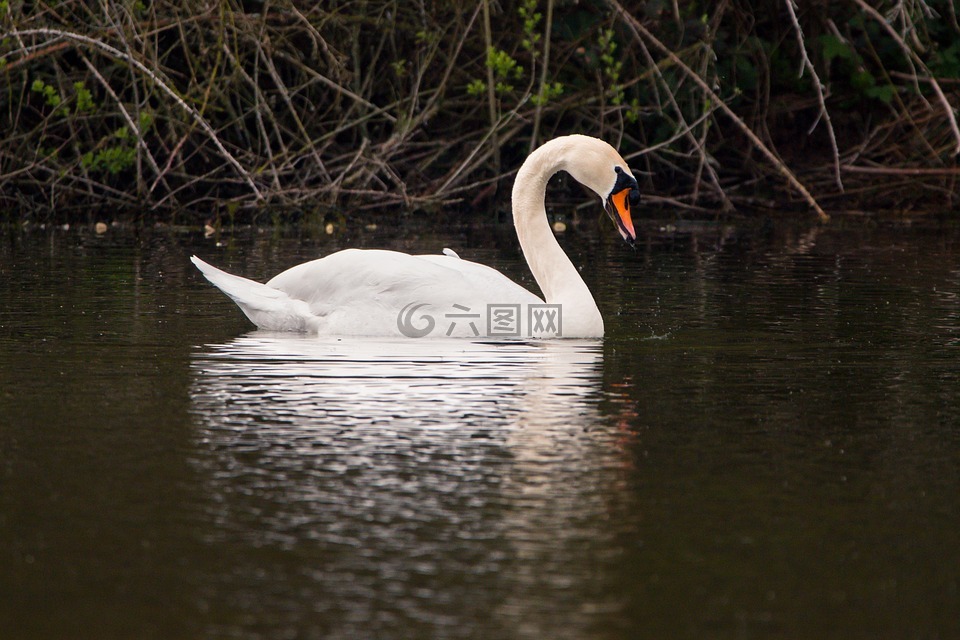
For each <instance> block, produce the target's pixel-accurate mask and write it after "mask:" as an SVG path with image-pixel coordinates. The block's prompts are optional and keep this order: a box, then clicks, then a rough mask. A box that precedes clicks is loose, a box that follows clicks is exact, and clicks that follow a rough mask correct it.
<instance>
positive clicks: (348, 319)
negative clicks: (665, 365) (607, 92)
mask: <svg viewBox="0 0 960 640" xmlns="http://www.w3.org/2000/svg"><path fill="white" fill-rule="evenodd" d="M561 170H564V171H566V172H567V173H569V174H570V175H572V176H573V177H574V178H575V179H576V180H577V181H578V182H580V183H582V184H583V185H585V186H587V187H589V188H590V189H592V190H593V191H594V192H596V193H597V195H599V196H600V198H601V199H602V201H603V204H604V207H605V209H606V211H607V213H608V214H609V215H610V218H611V219H612V220H613V221H614V222H615V223H616V225H617V229H618V230H619V231H620V235H621V236H623V238H624V240H626V241H627V242H628V243H630V244H631V245H632V244H633V242H634V240H635V239H636V233H635V231H634V227H633V221H632V218H631V213H630V207H631V205H636V204H637V203H638V202H639V198H640V192H639V189H638V186H637V181H636V179H635V178H634V177H633V174H632V173H631V172H630V169H629V167H628V166H627V163H626V162H625V161H624V159H623V158H622V157H620V154H619V153H617V152H616V150H614V148H613V147H611V146H610V145H609V144H607V143H606V142H603V141H602V140H598V139H596V138H591V137H588V136H582V135H571V136H565V137H562V138H556V139H554V140H551V141H550V142H547V143H546V144H544V145H543V146H541V147H540V148H538V149H537V150H536V151H534V152H533V153H531V154H530V156H529V157H528V158H527V159H526V161H525V162H524V163H523V166H521V167H520V171H519V172H518V173H517V178H516V181H515V183H514V186H513V203H512V204H513V222H514V226H515V227H516V231H517V238H518V239H519V240H520V246H521V248H522V249H523V255H524V257H525V258H526V260H527V264H528V265H529V266H530V270H531V271H532V272H533V276H534V278H535V279H536V281H537V284H538V285H540V289H541V290H542V291H543V294H544V298H545V300H541V299H540V298H538V297H537V296H535V295H534V294H532V293H530V292H529V291H527V290H526V289H524V288H523V287H521V286H520V285H518V284H516V283H515V282H513V281H512V280H510V279H509V278H507V277H506V276H504V275H503V274H501V273H500V272H499V271H497V270H495V269H492V268H491V267H488V266H485V265H482V264H477V263H476V262H470V261H468V260H461V259H460V258H459V257H458V256H457V255H456V254H455V253H454V252H452V251H450V250H444V255H416V256H414V255H409V254H405V253H399V252H396V251H384V250H377V249H347V250H344V251H339V252H337V253H334V254H331V255H329V256H326V257H324V258H320V259H319V260H313V261H311V262H306V263H303V264H300V265H297V266H295V267H292V268H290V269H288V270H286V271H284V272H283V273H281V274H279V275H277V276H276V277H274V278H273V279H272V280H270V281H269V282H267V283H266V284H260V283H258V282H254V281H252V280H248V279H246V278H241V277H239V276H235V275H231V274H229V273H226V272H224V271H221V270H220V269H217V268H216V267H213V266H211V265H209V264H207V263H205V262H204V261H202V260H200V259H199V258H197V257H196V256H193V257H192V258H191V260H192V261H193V263H194V264H195V265H196V266H197V268H199V269H200V271H201V272H203V275H204V276H205V277H206V278H207V280H209V281H210V282H212V283H213V284H214V285H216V286H217V287H219V288H220V290H221V291H223V292H224V293H225V294H227V295H228V296H230V297H231V298H232V299H233V300H234V301H235V302H236V303H237V304H238V305H239V306H240V308H241V309H242V310H243V312H244V313H245V314H246V316H247V317H248V318H249V319H250V320H251V321H252V322H253V323H254V324H256V325H257V326H258V327H260V328H261V329H267V330H271V331H302V332H314V333H318V334H320V335H367V336H401V335H402V336H407V337H423V336H430V337H443V336H452V337H476V336H484V337H498V336H520V337H576V338H591V337H600V336H602V335H603V318H602V317H601V316H600V310H599V309H597V304H596V302H595V301H594V299H593V296H592V295H591V294H590V290H589V289H588V288H587V285H586V284H585V283H584V281H583V278H581V277H580V274H579V272H578V271H577V269H576V267H574V266H573V263H572V262H570V259H569V258H568V257H567V255H566V254H565V253H564V252H563V249H561V248H560V245H559V244H558V243H557V240H556V238H555V237H554V235H553V232H552V230H551V228H550V225H549V223H548V221H547V215H546V210H545V208H544V197H545V193H546V187H547V181H548V180H549V178H550V177H551V176H552V175H553V174H555V173H557V172H558V171H561Z"/></svg>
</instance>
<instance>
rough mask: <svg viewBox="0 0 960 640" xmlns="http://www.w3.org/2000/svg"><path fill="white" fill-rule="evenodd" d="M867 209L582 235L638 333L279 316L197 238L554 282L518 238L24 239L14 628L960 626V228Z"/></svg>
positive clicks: (831, 631)
mask: <svg viewBox="0 0 960 640" xmlns="http://www.w3.org/2000/svg"><path fill="white" fill-rule="evenodd" d="M844 226H845V225H843V224H842V223H841V224H838V225H834V226H832V227H828V228H826V229H821V230H817V229H814V230H810V229H806V228H802V227H793V226H790V225H783V226H760V227H757V228H737V227H732V226H731V227H706V228H700V229H696V230H695V231H696V232H695V233H692V234H691V233H688V232H687V231H688V230H687V229H685V228H681V229H679V230H673V229H667V230H665V231H658V230H651V231H649V232H648V234H647V242H646V243H645V244H644V246H643V247H642V248H641V249H639V251H637V252H636V253H634V252H632V251H630V250H629V249H628V248H626V247H624V246H623V245H621V244H619V243H617V242H615V241H613V239H612V238H608V235H611V236H612V235H614V234H605V233H600V234H598V233H597V232H596V231H595V230H593V228H592V226H591V227H590V228H589V229H583V228H579V229H578V228H577V227H575V226H574V227H571V229H570V230H569V231H568V232H567V234H566V235H565V236H564V239H563V241H564V244H565V245H566V246H567V248H568V250H569V251H570V253H571V254H572V255H573V256H574V259H575V261H576V262H577V263H578V264H589V265H591V266H590V267H589V268H585V269H584V277H585V279H586V280H587V281H588V283H589V284H590V285H591V287H592V288H593V290H594V291H595V292H596V294H597V299H598V304H599V306H600V308H601V310H602V311H603V312H604V315H605V317H606V323H607V330H608V336H607V337H606V338H605V339H604V340H603V341H566V340H564V341H553V342H551V341H540V342H537V341H530V342H507V343H503V342H501V343H494V342H483V341H477V342H470V341H445V340H438V341H422V340H407V341H398V340H387V341H374V340H357V339H353V340H336V339H329V338H326V339H316V338H313V339H311V338H305V337H301V336H291V335H278V334H269V333H263V332H256V331H251V330H250V326H249V325H248V323H247V321H246V320H245V319H244V318H243V316H242V314H241V313H240V312H239V311H238V310H237V309H236V308H235V307H234V306H233V304H232V303H231V302H230V301H229V300H227V299H226V298H225V297H223V296H222V295H221V294H220V293H218V292H217V291H216V290H215V289H213V288H212V287H211V286H209V285H208V284H207V283H206V282H205V281H203V280H202V278H200V277H199V276H198V274H197V273H195V271H194V270H193V268H192V266H190V265H189V263H188V261H187V258H188V257H189V255H190V254H191V253H198V254H200V255H201V256H202V257H204V258H206V259H209V260H211V261H212V262H214V263H215V264H218V265H220V266H223V267H225V268H229V269H230V270H233V271H236V272H240V273H244V274H247V275H250V276H256V277H259V278H260V279H266V278H267V277H269V276H271V275H273V274H275V273H277V272H279V271H280V270H282V269H284V268H286V267H288V266H290V265H292V264H295V263H297V262H300V261H302V260H305V259H308V258H312V257H316V256H317V255H321V254H325V253H328V252H330V251H332V250H336V249H338V248H342V247H345V246H350V245H357V246H361V245H362V246H379V247H390V248H398V249H402V250H408V251H437V250H439V249H440V248H442V247H443V246H451V247H454V248H456V249H457V250H458V251H460V253H461V255H462V256H463V257H467V258H473V259H478V260H481V261H484V262H487V263H492V264H497V265H502V266H503V268H504V269H505V271H507V272H508V273H509V274H511V275H512V276H513V277H515V278H516V279H518V280H520V281H522V282H523V283H524V284H527V285H530V277H529V275H527V274H526V272H525V269H524V267H523V265H522V263H521V261H520V257H519V254H518V252H517V250H516V249H515V245H514V242H513V241H512V239H511V235H510V230H509V229H498V228H491V227H483V226H480V227H457V228H447V229H439V230H437V229H427V228H425V227H414V228H412V229H411V228H410V225H407V226H406V230H401V229H399V228H385V227H381V228H379V229H358V230H357V231H354V232H351V233H348V234H345V235H341V236H338V235H334V236H326V235H325V234H323V233H320V234H318V235H313V234H310V233H309V232H308V230H302V231H296V232H276V233H238V234H237V235H235V236H224V237H220V238H211V239H204V238H202V237H200V236H199V235H195V234H190V233H182V232H176V231H170V230H168V231H160V230H154V231H150V232H142V233H140V234H135V233H132V232H124V231H122V230H116V229H112V230H110V231H109V232H108V233H107V234H104V235H102V236H97V235H96V234H94V233H93V232H92V231H88V230H72V231H70V232H62V231H55V232H51V231H31V232H22V231H20V230H8V231H6V232H5V233H4V235H3V236H2V241H0V628H2V629H3V630H4V631H3V637H11V638H132V637H136V638H423V637H432V638H603V639H607V638H609V639H615V638H616V639H618V638H643V637H649V638H665V637H671V638H705V637H710V638H769V637H785V638H797V637H817V638H875V637H884V638H950V637H960V584H958V581H960V571H958V567H960V544H958V542H960V539H958V534H957V532H958V531H960V463H958V461H960V409H958V407H960V234H958V233H957V232H956V231H955V230H950V229H946V230H945V229H911V228H898V229H882V228H879V229H878V228H871V227H864V226H849V225H848V228H844ZM607 231H609V230H607ZM218 241H219V243H220V245H221V246H217V242H218Z"/></svg>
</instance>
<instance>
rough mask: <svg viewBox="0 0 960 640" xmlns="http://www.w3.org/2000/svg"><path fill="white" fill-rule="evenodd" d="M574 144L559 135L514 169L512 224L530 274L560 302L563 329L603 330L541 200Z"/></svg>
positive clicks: (545, 292)
mask: <svg viewBox="0 0 960 640" xmlns="http://www.w3.org/2000/svg"><path fill="white" fill-rule="evenodd" d="M572 153H574V150H573V149H572V148H571V147H570V146H569V145H567V144H564V143H563V140H562V139H557V140H553V141H551V142H548V143H546V144H545V145H543V146H542V147H540V148H538V149H537V150H536V151H534V152H533V153H532V154H530V156H529V157H528V158H527V160H526V162H524V163H523V166H521V167H520V171H519V172H518V173H517V178H516V181H515V182H514V186H513V224H514V226H515V227H516V230H517V238H518V239H519V240H520V247H521V249H523V256H524V258H526V260H527V264H528V265H529V266H530V271H532V272H533V277H534V278H535V279H536V281H537V284H538V285H540V289H541V291H543V296H544V299H545V300H546V302H547V303H550V304H560V305H562V306H561V313H562V317H563V324H564V329H565V331H564V333H568V334H570V331H567V330H566V329H570V330H571V331H572V330H576V331H577V332H578V333H579V334H580V335H603V319H602V318H601V316H600V311H599V309H598V308H597V303H596V302H595V301H594V299H593V295H592V294H591V293H590V290H589V289H588V288H587V285H586V283H585V282H584V281H583V278H582V277H581V276H580V272H579V271H577V268H576V267H575V266H573V263H572V262H571V261H570V258H568V257H567V254H566V253H564V251H563V249H561V248H560V244H559V243H558V242H557V239H556V237H555V236H554V235H553V230H552V229H551V228H550V223H549V221H548V220H547V211H546V208H545V205H544V200H545V198H546V191H547V182H548V181H549V180H550V177H551V176H553V175H554V174H555V173H557V172H558V171H561V170H564V169H565V168H566V165H567V163H568V161H569V160H568V158H570V157H572V156H571V154H572Z"/></svg>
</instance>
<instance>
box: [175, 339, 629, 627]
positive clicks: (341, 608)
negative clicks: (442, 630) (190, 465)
mask: <svg viewBox="0 0 960 640" xmlns="http://www.w3.org/2000/svg"><path fill="white" fill-rule="evenodd" d="M601 364H602V344H601V343H599V342H596V341H567V340H559V341H557V340H554V341H544V342H539V343H538V342H507V343H496V344H494V343H484V342H468V341H463V340H451V341H443V340H431V341H417V340H409V339H403V340H380V339H378V340H362V339H350V340H346V339H344V340H338V339H335V338H320V339H318V338H316V337H310V338H308V337H303V336H299V335H291V334H270V333H263V332H255V333H251V334H248V335H245V336H242V337H240V338H237V339H235V340H233V341H230V342H228V343H225V344H219V345H206V346H204V347H202V348H200V349H199V350H198V352H197V353H196V354H195V356H194V358H193V362H192V368H193V374H194V375H193V383H192V389H191V396H192V405H193V408H194V411H195V413H196V416H197V423H198V426H199V430H200V433H199V434H198V436H199V443H198V458H197V466H198V467H199V469H200V470H201V472H202V475H203V476H204V478H205V482H208V483H209V487H208V491H209V494H210V496H211V502H210V505H211V506H210V509H211V511H212V512H213V517H214V518H215V519H216V521H217V524H218V527H217V531H218V534H217V535H218V536H220V539H217V540H211V541H210V542H211V543H214V544H222V543H230V544H241V545H247V546H248V547H250V548H263V547H270V548H280V549H285V550H295V551H296V552H297V553H296V554H295V555H296V556H297V557H296V568H295V569H294V568H293V567H291V569H290V571H291V572H293V573H295V574H296V575H295V577H290V578H289V580H291V581H293V582H297V581H298V580H299V583H298V587H297V589H298V591H297V593H298V594H299V595H298V596H297V597H301V596H302V595H303V594H304V593H306V594H309V597H310V598H311V599H312V601H313V602H314V604H312V605H311V606H313V607H314V608H316V609H318V610H320V611H321V612H323V613H325V614H327V616H328V617H327V618H325V625H326V626H324V628H323V630H324V633H325V634H326V635H327V636H328V637H334V636H339V635H351V634H354V633H362V634H366V635H368V636H369V635H370V634H371V633H374V634H375V633H376V632H386V631H388V630H389V629H390V628H392V626H393V625H395V624H397V625H401V626H403V628H409V627H410V625H416V624H417V621H420V622H423V621H424V620H428V619H429V620H432V621H433V622H431V623H430V625H433V624H436V622H437V620H446V622H445V623H444V624H447V623H449V624H451V625H468V626H470V627H472V628H476V627H478V625H479V627H480V628H483V629H487V630H488V631H490V632H491V633H493V634H494V635H502V633H501V632H508V635H511V634H512V633H513V632H514V631H516V630H517V625H522V626H523V627H524V628H525V629H527V628H532V629H535V630H537V631H538V632H543V633H549V634H553V636H554V637H565V636H568V635H569V633H570V632H571V631H572V630H575V629H577V628H578V627H580V626H581V625H583V624H587V623H588V620H589V617H590V616H589V615H588V614H585V613H584V612H585V611H590V612H594V613H596V612H598V611H609V609H610V607H611V606H615V605H616V603H615V602H614V603H611V602H609V601H607V599H606V597H605V596H603V594H604V593H605V590H604V589H603V588H602V587H601V585H599V584H597V583H598V581H600V582H602V581H603V573H602V572H600V571H598V565H597V557H598V556H599V555H603V556H604V557H606V558H608V559H609V556H610V551H611V545H612V542H611V540H610V536H611V535H612V533H611V532H610V531H609V513H608V512H609V508H610V505H609V504H608V499H607V496H609V494H610V488H611V485H612V484H614V483H616V481H617V480H616V478H617V477H618V459H619V458H618V455H617V451H618V433H617V432H616V430H615V427H612V426H610V425H608V424H606V423H604V422H603V421H602V420H601V417H600V415H599V413H598V410H597V404H598V401H599V399H600V395H601ZM271 584H275V583H273V582H271ZM256 588H257V587H256V586H255V585H251V589H254V590H255V589H256ZM271 597H272V598H273V601H272V603H271ZM291 597H293V596H290V595H289V594H287V595H284V594H282V593H275V594H272V595H271V594H269V593H268V594H263V593H261V594H260V595H258V596H257V598H256V601H257V603H256V604H253V605H249V604H248V605H245V606H263V607H269V608H270V609H271V610H273V611H276V610H288V609H290V608H291V602H290V601H289V599H290V598H291ZM492 612H495V613H496V614H497V615H495V616H493V617H491V613H492ZM383 616H386V617H383ZM491 625H493V626H491ZM503 627H505V628H503ZM581 630H582V629H581ZM558 633H559V635H557V634H558Z"/></svg>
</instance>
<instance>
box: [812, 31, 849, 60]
mask: <svg viewBox="0 0 960 640" xmlns="http://www.w3.org/2000/svg"><path fill="white" fill-rule="evenodd" d="M819 40H820V46H821V47H822V49H823V58H824V60H826V61H827V64H830V63H831V62H832V61H833V60H834V59H835V58H841V59H842V60H852V59H854V54H853V50H852V49H851V48H850V45H848V44H847V43H846V42H844V41H843V40H841V39H840V38H838V37H837V36H835V35H832V34H827V35H822V36H820V38H819Z"/></svg>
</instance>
